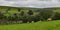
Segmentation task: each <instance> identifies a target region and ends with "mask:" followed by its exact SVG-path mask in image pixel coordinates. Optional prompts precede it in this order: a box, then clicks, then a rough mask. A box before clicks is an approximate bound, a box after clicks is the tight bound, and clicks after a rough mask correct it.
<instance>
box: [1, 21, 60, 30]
mask: <svg viewBox="0 0 60 30" xmlns="http://www.w3.org/2000/svg"><path fill="white" fill-rule="evenodd" d="M0 30H60V20H57V21H48V22H36V23H31V24H28V23H25V24H12V25H0Z"/></svg>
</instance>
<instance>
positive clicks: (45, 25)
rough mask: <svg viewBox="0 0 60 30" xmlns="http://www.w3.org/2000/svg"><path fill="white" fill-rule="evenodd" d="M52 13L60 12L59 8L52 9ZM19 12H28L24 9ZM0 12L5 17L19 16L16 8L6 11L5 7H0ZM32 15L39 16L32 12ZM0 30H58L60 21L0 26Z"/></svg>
mask: <svg viewBox="0 0 60 30" xmlns="http://www.w3.org/2000/svg"><path fill="white" fill-rule="evenodd" d="M52 10H54V12H60V8H55V9H52ZM21 11H24V13H25V12H28V10H26V9H21ZM0 12H2V13H4V15H5V16H10V15H12V14H15V13H17V14H19V13H21V12H18V10H17V9H16V8H12V7H11V9H10V10H7V9H6V7H1V8H0ZM33 14H39V12H35V11H34V10H33ZM4 20H5V19H4ZM0 30H60V20H54V21H42V22H40V21H38V22H35V23H23V24H8V25H0Z"/></svg>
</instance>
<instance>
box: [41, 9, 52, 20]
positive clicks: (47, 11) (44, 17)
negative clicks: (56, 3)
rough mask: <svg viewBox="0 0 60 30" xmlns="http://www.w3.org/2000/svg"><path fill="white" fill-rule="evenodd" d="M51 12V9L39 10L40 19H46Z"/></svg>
mask: <svg viewBox="0 0 60 30" xmlns="http://www.w3.org/2000/svg"><path fill="white" fill-rule="evenodd" d="M52 14H53V11H52V10H40V16H41V19H42V20H47V19H48V18H50V17H51V16H52Z"/></svg>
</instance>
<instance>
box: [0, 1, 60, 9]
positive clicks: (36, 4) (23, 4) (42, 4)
mask: <svg viewBox="0 0 60 30" xmlns="http://www.w3.org/2000/svg"><path fill="white" fill-rule="evenodd" d="M0 6H17V7H36V8H45V7H60V0H0Z"/></svg>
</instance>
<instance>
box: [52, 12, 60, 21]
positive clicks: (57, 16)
mask: <svg viewBox="0 0 60 30" xmlns="http://www.w3.org/2000/svg"><path fill="white" fill-rule="evenodd" d="M52 19H53V20H60V13H58V12H56V13H55V16H54V17H53V18H52Z"/></svg>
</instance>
